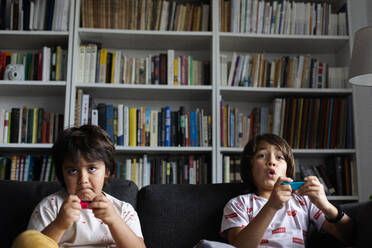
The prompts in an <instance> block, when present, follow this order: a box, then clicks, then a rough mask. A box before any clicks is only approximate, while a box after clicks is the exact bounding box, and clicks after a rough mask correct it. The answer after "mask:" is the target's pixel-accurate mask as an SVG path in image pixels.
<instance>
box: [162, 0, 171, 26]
mask: <svg viewBox="0 0 372 248" xmlns="http://www.w3.org/2000/svg"><path fill="white" fill-rule="evenodd" d="M168 7H169V2H168V1H163V4H162V10H161V19H160V31H165V30H166V29H167V24H168Z"/></svg>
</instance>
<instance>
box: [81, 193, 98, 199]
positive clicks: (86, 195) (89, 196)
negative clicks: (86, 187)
mask: <svg viewBox="0 0 372 248" xmlns="http://www.w3.org/2000/svg"><path fill="white" fill-rule="evenodd" d="M77 196H78V197H79V199H80V200H81V201H92V200H93V198H94V196H95V195H94V194H93V193H90V194H89V193H77Z"/></svg>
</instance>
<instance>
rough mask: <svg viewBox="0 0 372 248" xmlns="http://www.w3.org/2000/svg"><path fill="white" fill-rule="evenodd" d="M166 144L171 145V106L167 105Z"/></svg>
mask: <svg viewBox="0 0 372 248" xmlns="http://www.w3.org/2000/svg"><path fill="white" fill-rule="evenodd" d="M164 127H165V133H164V134H165V142H164V143H165V144H164V146H170V145H171V108H170V107H169V106H166V107H165V126H164Z"/></svg>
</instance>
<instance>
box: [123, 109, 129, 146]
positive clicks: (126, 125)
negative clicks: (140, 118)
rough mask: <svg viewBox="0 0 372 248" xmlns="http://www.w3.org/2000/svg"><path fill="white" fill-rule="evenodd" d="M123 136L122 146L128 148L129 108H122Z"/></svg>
mask: <svg viewBox="0 0 372 248" xmlns="http://www.w3.org/2000/svg"><path fill="white" fill-rule="evenodd" d="M123 111H124V114H123V135H124V146H129V108H128V106H124V107H123Z"/></svg>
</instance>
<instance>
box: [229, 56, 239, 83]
mask: <svg viewBox="0 0 372 248" xmlns="http://www.w3.org/2000/svg"><path fill="white" fill-rule="evenodd" d="M236 59H237V54H236V52H233V55H232V60H231V65H230V72H229V78H228V80H227V86H232V81H233V76H234V70H235V64H236Z"/></svg>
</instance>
